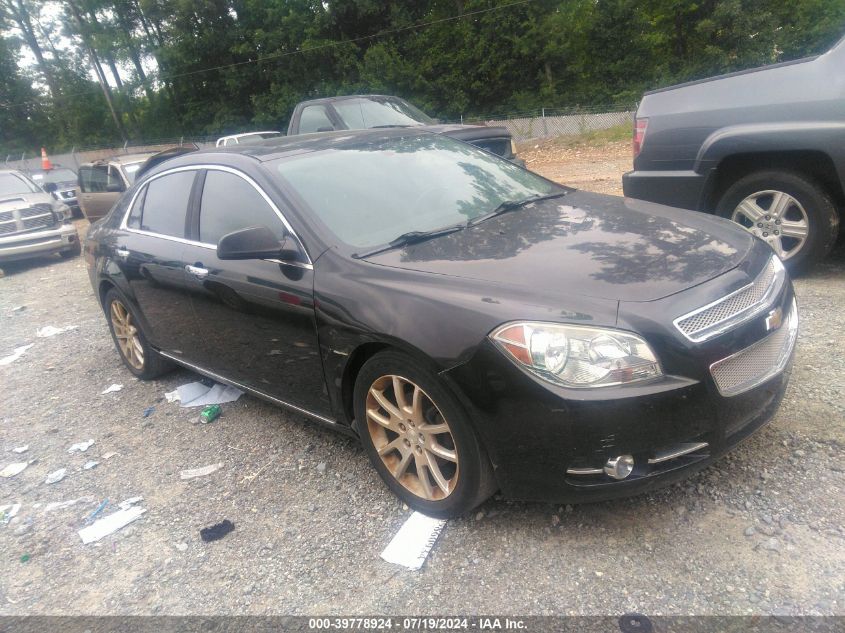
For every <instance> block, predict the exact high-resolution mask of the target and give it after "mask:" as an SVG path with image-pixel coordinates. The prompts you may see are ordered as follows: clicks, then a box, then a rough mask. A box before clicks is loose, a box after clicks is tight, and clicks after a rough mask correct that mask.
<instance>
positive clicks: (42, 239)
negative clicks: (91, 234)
mask: <svg viewBox="0 0 845 633" xmlns="http://www.w3.org/2000/svg"><path fill="white" fill-rule="evenodd" d="M78 241H79V235H78V234H77V232H76V227H74V226H73V224H69V223H65V224H61V225H59V226H57V227H55V228H52V229H46V230H41V231H29V232H26V233H16V234H14V235H8V236H4V237H0V261H13V260H19V259H28V258H30V257H41V256H42V255H49V254H51V253H58V252H61V251H66V250H70V249H72V248H73V247H74V244H75V243H76V242H78Z"/></svg>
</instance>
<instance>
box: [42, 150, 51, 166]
mask: <svg viewBox="0 0 845 633" xmlns="http://www.w3.org/2000/svg"><path fill="white" fill-rule="evenodd" d="M41 169H53V163H51V162H50V158H49V157H48V156H47V150H46V149H45V148H43V147H42V148H41Z"/></svg>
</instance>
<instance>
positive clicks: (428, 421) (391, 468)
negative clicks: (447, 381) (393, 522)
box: [354, 351, 496, 519]
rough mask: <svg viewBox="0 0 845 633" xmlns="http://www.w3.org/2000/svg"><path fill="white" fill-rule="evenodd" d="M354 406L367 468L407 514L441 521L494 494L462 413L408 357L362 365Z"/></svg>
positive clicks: (392, 355)
mask: <svg viewBox="0 0 845 633" xmlns="http://www.w3.org/2000/svg"><path fill="white" fill-rule="evenodd" d="M354 404H355V418H356V420H357V421H358V430H359V433H360V435H361V442H362V444H363V445H364V448H365V450H366V451H367V454H368V455H369V458H370V461H371V462H372V464H373V466H374V467H375V469H376V471H378V474H379V475H380V476H381V478H382V479H383V480H384V482H385V483H386V484H387V486H388V487H389V488H390V489H391V490H392V491H393V492H394V493H395V494H396V495H397V496H398V497H399V498H400V499H402V501H404V502H405V503H407V504H408V505H409V506H411V507H412V508H413V509H414V510H418V511H420V512H422V513H423V514H427V515H429V516H433V517H438V518H444V519H445V518H449V517H453V516H457V515H460V514H463V513H465V512H469V511H470V510H472V509H473V508H475V507H476V506H477V505H479V504H480V503H482V502H483V501H485V500H486V499H487V498H488V497H489V496H490V495H492V494H493V492H495V490H496V485H495V479H494V477H493V468H492V466H491V464H490V460H489V458H488V457H487V454H486V452H485V451H484V449H483V448H482V446H481V444H480V442H479V441H478V438H477V437H476V434H475V432H474V431H473V429H472V426H471V424H470V421H469V418H468V416H467V414H466V412H465V411H464V409H463V407H461V406H460V404H459V403H458V401H457V400H456V399H455V397H454V396H453V395H452V394H451V393H450V392H449V391H448V390H447V389H446V387H445V386H444V385H443V384H442V382H441V381H440V379H439V378H438V377H437V375H436V374H435V373H434V372H431V371H428V370H427V369H425V368H422V367H420V364H419V363H418V362H416V361H415V360H414V359H412V358H411V357H409V356H406V355H405V354H400V353H397V352H392V351H389V352H381V353H379V354H376V355H375V356H373V357H372V358H371V359H370V360H368V361H367V362H366V363H365V364H364V366H363V367H362V368H361V371H360V373H359V374H358V379H357V380H356V382H355V398H354Z"/></svg>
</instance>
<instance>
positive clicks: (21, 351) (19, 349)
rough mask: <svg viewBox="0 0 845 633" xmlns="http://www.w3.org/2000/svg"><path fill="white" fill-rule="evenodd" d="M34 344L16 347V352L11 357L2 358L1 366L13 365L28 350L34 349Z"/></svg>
mask: <svg viewBox="0 0 845 633" xmlns="http://www.w3.org/2000/svg"><path fill="white" fill-rule="evenodd" d="M33 345H34V343H30V344H29V345H21V346H20V347H16V348H15V351H14V352H12V353H11V354H10V355H9V356H4V357H3V358H0V366H2V365H11V364H12V363H14V362H15V361H16V360H18V359H19V358H20V357H21V356H23V355H24V354H26V350H28V349H29V348H30V347H32V346H33Z"/></svg>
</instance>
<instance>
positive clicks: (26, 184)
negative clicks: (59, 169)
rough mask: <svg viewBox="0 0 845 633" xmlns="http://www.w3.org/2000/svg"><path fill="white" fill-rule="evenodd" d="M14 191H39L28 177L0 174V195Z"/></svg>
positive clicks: (13, 192)
mask: <svg viewBox="0 0 845 633" xmlns="http://www.w3.org/2000/svg"><path fill="white" fill-rule="evenodd" d="M16 193H39V189H38V188H37V187H36V186H35V185H34V184H32V183H31V182H30V181H29V180H28V179H26V178H24V177H23V176H19V175H18V174H0V196H9V195H13V194H16Z"/></svg>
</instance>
